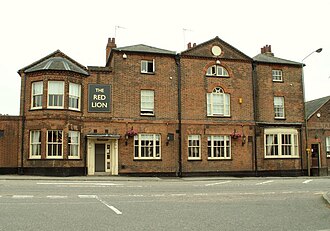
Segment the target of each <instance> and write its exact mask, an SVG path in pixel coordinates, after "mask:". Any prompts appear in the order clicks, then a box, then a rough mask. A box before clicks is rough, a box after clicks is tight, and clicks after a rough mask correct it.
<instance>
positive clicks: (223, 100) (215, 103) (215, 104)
mask: <svg viewBox="0 0 330 231" xmlns="http://www.w3.org/2000/svg"><path fill="white" fill-rule="evenodd" d="M207 116H226V117H229V116H230V94H226V93H225V92H224V90H223V89H222V88H221V87H216V88H214V89H213V91H212V93H207Z"/></svg>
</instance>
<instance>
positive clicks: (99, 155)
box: [95, 144, 105, 172]
mask: <svg viewBox="0 0 330 231" xmlns="http://www.w3.org/2000/svg"><path fill="white" fill-rule="evenodd" d="M95 172H105V144H95Z"/></svg>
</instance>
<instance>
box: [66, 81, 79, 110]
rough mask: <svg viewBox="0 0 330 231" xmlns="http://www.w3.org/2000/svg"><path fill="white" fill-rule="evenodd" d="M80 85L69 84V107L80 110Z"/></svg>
mask: <svg viewBox="0 0 330 231" xmlns="http://www.w3.org/2000/svg"><path fill="white" fill-rule="evenodd" d="M80 97H81V86H80V85H79V84H75V83H70V84H69V109H72V110H77V111H80Z"/></svg>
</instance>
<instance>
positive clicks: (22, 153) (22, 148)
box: [18, 73, 26, 175]
mask: <svg viewBox="0 0 330 231" xmlns="http://www.w3.org/2000/svg"><path fill="white" fill-rule="evenodd" d="M19 74H20V73H19ZM20 75H21V74H20ZM21 77H22V76H21ZM23 78H24V79H23V85H24V86H23V96H24V99H23V100H22V105H21V106H22V112H21V114H22V133H21V136H22V137H21V139H22V141H21V145H22V146H21V166H20V168H19V170H18V174H20V175H23V174H24V171H23V168H24V159H23V158H24V140H25V139H24V131H25V120H26V119H25V94H26V76H25V75H23ZM21 82H22V81H21Z"/></svg>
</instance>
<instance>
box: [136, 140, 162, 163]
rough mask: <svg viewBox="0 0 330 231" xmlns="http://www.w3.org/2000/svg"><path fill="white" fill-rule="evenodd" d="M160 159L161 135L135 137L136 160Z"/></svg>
mask: <svg viewBox="0 0 330 231" xmlns="http://www.w3.org/2000/svg"><path fill="white" fill-rule="evenodd" d="M160 157H161V156H160V135H159V134H138V135H136V136H134V159H160Z"/></svg>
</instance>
